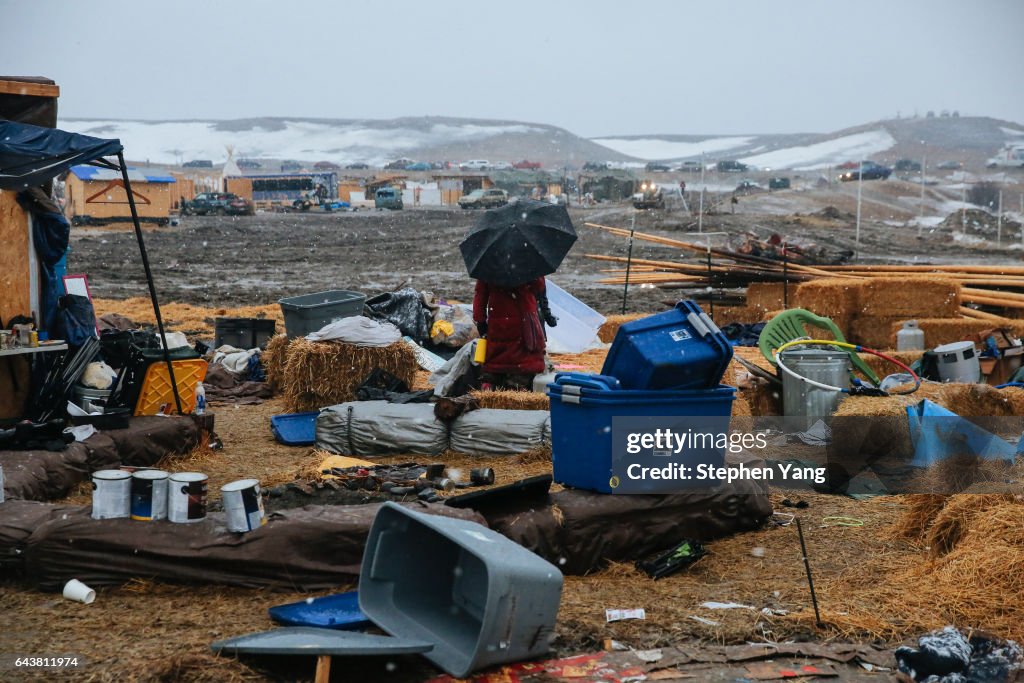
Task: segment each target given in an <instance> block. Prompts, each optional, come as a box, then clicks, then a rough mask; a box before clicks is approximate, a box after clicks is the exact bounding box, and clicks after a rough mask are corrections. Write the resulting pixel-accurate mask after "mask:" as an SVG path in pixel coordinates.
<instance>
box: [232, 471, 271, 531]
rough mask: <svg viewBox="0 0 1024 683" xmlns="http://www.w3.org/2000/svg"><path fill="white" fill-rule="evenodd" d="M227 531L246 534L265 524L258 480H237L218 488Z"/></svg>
mask: <svg viewBox="0 0 1024 683" xmlns="http://www.w3.org/2000/svg"><path fill="white" fill-rule="evenodd" d="M220 493H221V498H222V499H223V501H224V514H225V516H226V517H227V525H228V531H236V532H242V533H244V532H246V531H252V530H253V529H255V528H256V527H259V526H262V525H263V524H266V523H267V520H266V518H265V517H264V516H263V498H262V497H261V496H260V482H259V480H258V479H239V480H238V481H233V482H231V483H230V484H224V486H221V487H220Z"/></svg>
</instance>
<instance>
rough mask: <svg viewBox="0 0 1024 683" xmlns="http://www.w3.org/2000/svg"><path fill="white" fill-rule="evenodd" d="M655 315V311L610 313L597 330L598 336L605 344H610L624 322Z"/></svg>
mask: <svg viewBox="0 0 1024 683" xmlns="http://www.w3.org/2000/svg"><path fill="white" fill-rule="evenodd" d="M652 315H654V314H653V313H622V314H616V315H609V316H608V317H607V318H605V321H604V324H603V325H601V328H600V329H599V330H598V331H597V338H598V339H600V340H601V341H603V342H604V343H605V344H610V343H611V342H612V340H613V339H615V335H616V333H617V332H618V331H619V327H621V326H622V325H623V324H624V323H628V322H631V321H633V320H640V319H641V318H647V317H650V316H652Z"/></svg>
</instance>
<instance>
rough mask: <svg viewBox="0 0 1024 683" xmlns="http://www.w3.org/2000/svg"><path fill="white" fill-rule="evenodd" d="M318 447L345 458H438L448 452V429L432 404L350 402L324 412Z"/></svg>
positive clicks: (322, 413) (318, 421) (318, 423)
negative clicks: (419, 455) (386, 456)
mask: <svg viewBox="0 0 1024 683" xmlns="http://www.w3.org/2000/svg"><path fill="white" fill-rule="evenodd" d="M316 446H317V448H321V449H323V450H325V451H330V452H331V453H339V454H341V455H361V456H366V455H395V454H405V453H418V454H422V455H438V454H440V453H443V452H444V451H445V450H447V448H448V425H446V424H444V423H443V422H440V421H439V420H438V419H437V418H436V417H434V406H433V404H431V403H388V402H387V401H350V402H348V403H341V404H339V405H336V406H330V407H329V408H324V409H323V410H321V411H320V415H319V417H317V421H316Z"/></svg>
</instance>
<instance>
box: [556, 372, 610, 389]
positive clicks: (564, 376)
mask: <svg viewBox="0 0 1024 683" xmlns="http://www.w3.org/2000/svg"><path fill="white" fill-rule="evenodd" d="M554 383H555V384H556V385H558V386H559V387H561V388H562V389H564V388H565V387H570V386H572V387H581V388H587V389H596V390H598V391H619V390H620V389H622V383H621V382H619V380H618V379H616V378H615V377H612V376H611V375H595V374H592V373H588V372H559V373H558V374H556V375H555V382H554ZM548 386H552V385H550V384H549V385H548Z"/></svg>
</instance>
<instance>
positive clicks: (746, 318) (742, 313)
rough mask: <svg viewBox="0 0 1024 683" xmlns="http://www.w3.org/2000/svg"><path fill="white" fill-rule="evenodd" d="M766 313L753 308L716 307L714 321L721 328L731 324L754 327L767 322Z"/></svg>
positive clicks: (760, 309)
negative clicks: (763, 321) (755, 324)
mask: <svg viewBox="0 0 1024 683" xmlns="http://www.w3.org/2000/svg"><path fill="white" fill-rule="evenodd" d="M705 310H708V309H707V308H706V307H705ZM764 313H765V311H764V309H762V308H756V307H752V306H715V315H714V321H715V324H716V325H718V326H719V327H722V326H725V325H728V324H730V323H742V324H744V325H753V324H754V323H759V322H761V321H762V320H765V317H764Z"/></svg>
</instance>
